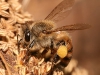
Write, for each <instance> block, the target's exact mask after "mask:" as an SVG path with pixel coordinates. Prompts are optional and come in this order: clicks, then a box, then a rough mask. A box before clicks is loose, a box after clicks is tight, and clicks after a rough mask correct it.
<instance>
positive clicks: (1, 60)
mask: <svg viewBox="0 0 100 75" xmlns="http://www.w3.org/2000/svg"><path fill="white" fill-rule="evenodd" d="M31 20H32V17H31V15H30V14H29V13H27V12H24V11H23V10H22V7H21V4H20V3H19V2H18V0H0V75H47V73H48V72H49V71H50V70H51V67H52V63H51V62H49V61H48V62H44V58H43V59H38V58H36V57H34V56H32V57H31V58H30V59H29V62H28V64H24V61H23V60H22V59H23V58H24V56H25V54H26V49H23V48H21V49H20V50H21V52H20V54H18V48H17V34H20V33H21V31H20V29H21V24H22V23H25V21H31ZM65 70H66V74H68V75H69V74H70V75H88V73H87V71H86V70H85V69H83V68H81V69H80V68H78V67H77V62H76V61H75V60H72V61H71V62H70V64H69V66H68V67H67V68H66V69H65ZM53 75H63V72H62V71H60V72H59V71H58V72H57V71H54V73H53Z"/></svg>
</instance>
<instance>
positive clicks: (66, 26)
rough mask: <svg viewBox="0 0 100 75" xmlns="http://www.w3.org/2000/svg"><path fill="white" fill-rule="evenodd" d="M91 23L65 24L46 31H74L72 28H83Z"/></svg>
mask: <svg viewBox="0 0 100 75" xmlns="http://www.w3.org/2000/svg"><path fill="white" fill-rule="evenodd" d="M90 27H91V25H88V24H72V25H65V26H62V27H59V28H56V29H54V30H48V31H46V33H52V32H57V31H74V30H84V29H88V28H90Z"/></svg>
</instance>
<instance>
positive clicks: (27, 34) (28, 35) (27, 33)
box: [25, 30, 30, 42]
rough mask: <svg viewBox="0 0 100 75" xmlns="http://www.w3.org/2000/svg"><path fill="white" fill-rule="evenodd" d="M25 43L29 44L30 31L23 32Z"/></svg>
mask: <svg viewBox="0 0 100 75" xmlns="http://www.w3.org/2000/svg"><path fill="white" fill-rule="evenodd" d="M25 41H26V42H29V41H30V31H29V30H27V31H26V32H25Z"/></svg>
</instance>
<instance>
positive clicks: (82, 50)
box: [20, 0, 100, 75]
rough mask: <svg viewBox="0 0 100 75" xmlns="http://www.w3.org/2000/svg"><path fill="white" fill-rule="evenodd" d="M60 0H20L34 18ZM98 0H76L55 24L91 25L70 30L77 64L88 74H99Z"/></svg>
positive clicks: (48, 11) (99, 2) (47, 12)
mask: <svg viewBox="0 0 100 75" xmlns="http://www.w3.org/2000/svg"><path fill="white" fill-rule="evenodd" d="M61 1H62V0H20V2H21V3H22V5H23V9H24V10H25V11H27V12H29V13H30V14H32V16H33V17H34V19H35V20H42V19H44V18H45V17H46V16H47V15H48V14H49V13H50V12H51V11H52V9H53V8H54V7H55V6H56V5H58V4H59V3H60V2H61ZM99 14H100V0H76V1H75V4H74V6H73V9H72V11H71V12H70V14H69V15H68V16H66V18H65V19H64V20H62V21H60V22H58V23H57V24H58V25H59V26H61V25H67V24H74V23H86V24H90V25H91V26H92V27H91V28H90V29H87V30H83V31H75V32H71V33H70V36H71V37H72V41H73V46H74V52H73V58H75V59H77V60H78V65H79V66H81V67H84V68H86V69H87V70H88V72H89V75H100V54H99V52H100V33H99V32H100V15H99Z"/></svg>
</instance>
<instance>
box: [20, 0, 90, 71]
mask: <svg viewBox="0 0 100 75" xmlns="http://www.w3.org/2000/svg"><path fill="white" fill-rule="evenodd" d="M73 3H74V0H63V1H62V2H61V3H60V4H59V5H58V6H56V7H55V8H54V10H53V11H52V12H51V13H50V14H49V15H48V16H47V17H46V18H45V19H44V20H42V21H30V22H26V23H25V24H23V25H22V31H23V33H22V34H23V35H22V37H23V38H22V41H21V43H22V45H23V47H25V48H27V49H28V51H29V52H32V53H33V55H35V56H37V57H38V58H45V59H46V60H47V61H48V60H49V61H51V62H52V63H53V64H54V66H55V67H57V68H61V69H62V70H63V68H64V67H66V66H67V65H68V63H69V61H70V60H71V58H72V52H73V45H72V40H71V38H70V36H69V34H68V32H67V31H73V30H84V29H87V28H89V27H90V25H88V24H72V25H65V26H62V27H59V28H56V27H57V25H56V24H55V23H56V22H57V21H60V20H62V19H64V18H65V14H66V13H67V14H68V12H69V11H70V10H71V8H72V5H73ZM69 8H70V9H69ZM67 9H68V10H67ZM63 14H64V15H63Z"/></svg>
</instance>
